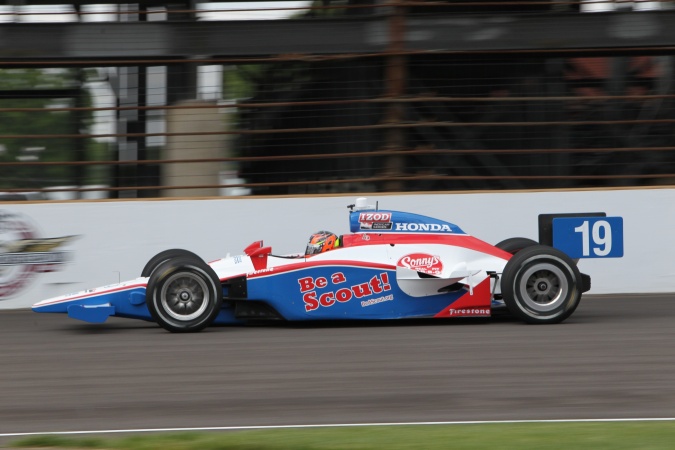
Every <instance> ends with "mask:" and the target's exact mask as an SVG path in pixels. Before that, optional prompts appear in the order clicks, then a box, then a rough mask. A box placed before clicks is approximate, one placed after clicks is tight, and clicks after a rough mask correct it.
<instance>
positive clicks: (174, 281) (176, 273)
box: [145, 257, 223, 333]
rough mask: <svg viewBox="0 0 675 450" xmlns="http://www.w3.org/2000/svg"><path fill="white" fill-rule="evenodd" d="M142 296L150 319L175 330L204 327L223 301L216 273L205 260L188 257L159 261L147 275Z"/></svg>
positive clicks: (165, 327)
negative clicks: (145, 286)
mask: <svg viewBox="0 0 675 450" xmlns="http://www.w3.org/2000/svg"><path fill="white" fill-rule="evenodd" d="M145 298H146V303H147V305H148V310H149V311H150V315H151V316H152V317H153V319H155V321H156V322H157V323H158V324H159V325H160V326H161V327H162V328H164V329H166V330H168V331H171V332H174V333H186V332H195V331H200V330H203V329H204V328H206V327H208V326H209V325H211V324H212V323H213V321H214V320H215V318H216V316H217V315H218V313H219V312H220V309H221V307H222V304H223V293H222V287H221V284H220V280H219V279H218V276H217V275H216V273H215V272H214V271H213V269H212V268H211V267H210V266H209V265H208V264H206V263H205V262H203V261H201V260H200V261H197V260H195V259H194V258H189V257H188V258H174V259H170V260H168V261H165V262H163V263H162V264H160V265H159V266H158V267H157V268H156V269H155V271H154V272H153V273H152V275H151V276H150V280H149V281H148V286H147V290H146V297H145Z"/></svg>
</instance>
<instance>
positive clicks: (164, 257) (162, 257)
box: [141, 248, 202, 278]
mask: <svg viewBox="0 0 675 450" xmlns="http://www.w3.org/2000/svg"><path fill="white" fill-rule="evenodd" d="M173 258H192V259H195V260H198V261H202V259H201V258H200V257H199V256H198V255H197V254H196V253H192V252H191V251H189V250H183V249H182V248H172V249H169V250H164V251H163V252H159V253H157V254H156V255H155V256H153V257H152V258H150V261H148V263H147V264H146V265H145V267H143V270H142V271H141V276H142V277H145V278H148V277H149V276H150V275H152V272H154V271H155V269H156V268H157V267H159V265H160V264H162V263H163V262H166V261H168V260H170V259H173Z"/></svg>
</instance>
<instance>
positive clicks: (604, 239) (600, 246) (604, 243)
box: [574, 220, 612, 256]
mask: <svg viewBox="0 0 675 450" xmlns="http://www.w3.org/2000/svg"><path fill="white" fill-rule="evenodd" d="M574 231H575V232H577V233H581V240H582V245H583V249H582V252H583V255H584V256H589V255H590V254H591V240H592V242H593V253H594V254H595V255H597V256H606V255H608V254H609V252H611V251H612V227H611V226H610V225H609V222H607V221H605V220H598V221H597V222H594V223H593V228H592V229H590V230H589V224H588V220H586V221H584V223H582V224H581V225H580V226H578V227H576V228H575V229H574ZM589 231H590V232H589Z"/></svg>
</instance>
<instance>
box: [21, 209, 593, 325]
mask: <svg viewBox="0 0 675 450" xmlns="http://www.w3.org/2000/svg"><path fill="white" fill-rule="evenodd" d="M349 225H350V233H348V234H344V235H342V236H335V235H331V234H330V233H323V234H321V235H319V236H318V238H317V237H316V236H315V239H314V242H311V243H310V245H309V246H308V249H307V251H306V252H305V253H302V254H295V255H275V254H273V253H272V249H271V247H266V246H264V245H263V242H262V241H258V242H255V243H253V244H251V245H250V246H248V247H247V248H246V249H245V250H244V253H243V254H241V255H236V256H227V257H225V258H222V259H218V260H216V261H211V262H209V263H206V262H204V261H203V260H202V259H201V258H200V257H199V256H197V255H196V254H194V253H192V252H189V251H187V250H182V249H171V250H166V251H163V252H161V253H159V254H157V255H156V256H155V257H153V258H152V259H150V261H148V263H147V264H146V265H145V267H144V268H143V271H142V273H141V276H140V277H139V278H137V279H134V280H130V281H126V282H121V283H118V284H113V285H108V286H104V287H99V288H96V289H90V290H87V291H83V292H78V293H74V294H69V295H63V296H60V297H55V298H51V299H48V300H44V301H41V302H39V303H37V304H35V305H33V310H34V311H36V312H46V313H66V314H68V316H70V317H72V318H75V319H80V320H83V321H86V322H93V323H101V322H104V321H105V320H106V319H107V318H108V317H109V316H117V317H127V318H136V319H143V320H151V321H155V322H157V323H158V324H159V325H160V326H162V327H164V328H165V329H167V330H169V331H172V332H191V331H199V330H202V329H204V328H205V327H208V326H210V325H212V324H244V323H246V322H247V321H250V320H274V319H280V320H288V321H306V320H320V319H324V320H337V319H349V320H360V319H402V318H450V317H489V316H491V315H492V313H493V311H494V310H496V309H502V310H504V309H505V310H507V311H508V312H509V313H511V314H512V315H514V316H516V317H519V318H521V319H522V320H524V321H525V322H527V323H533V324H537V323H558V322H562V321H563V320H565V319H567V318H568V317H569V316H570V315H571V314H572V313H573V312H574V310H575V309H576V308H577V306H578V305H579V302H580V300H581V295H582V293H583V292H586V291H588V290H589V289H590V277H589V276H588V275H585V274H582V273H580V272H579V269H578V268H577V264H576V261H575V260H574V259H572V258H571V257H570V256H568V255H567V254H566V253H564V252H563V251H561V250H558V249H556V248H553V247H552V246H549V245H542V244H540V243H538V242H536V241H534V240H531V239H526V238H511V239H507V240H505V241H503V242H500V243H499V244H496V245H491V244H488V243H486V242H484V241H482V240H480V239H477V238H475V237H473V236H471V235H469V234H467V233H465V232H464V231H462V229H461V228H459V227H458V226H457V225H455V224H452V223H449V222H445V221H442V220H438V219H434V218H431V217H426V216H422V215H418V214H412V213H408V212H401V211H389V210H380V209H379V208H377V207H376V206H371V205H368V204H367V200H366V199H365V198H359V199H357V201H356V204H355V205H350V206H349ZM321 236H324V237H323V238H322V237H321ZM326 244H330V245H329V247H330V248H326ZM323 250H329V251H323Z"/></svg>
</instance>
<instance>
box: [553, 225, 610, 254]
mask: <svg viewBox="0 0 675 450" xmlns="http://www.w3.org/2000/svg"><path fill="white" fill-rule="evenodd" d="M553 246H554V247H555V248H557V249H559V250H562V251H563V252H565V253H567V254H568V255H569V256H570V257H571V258H574V259H577V258H621V257H622V256H623V218H622V217H560V218H556V219H553Z"/></svg>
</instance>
